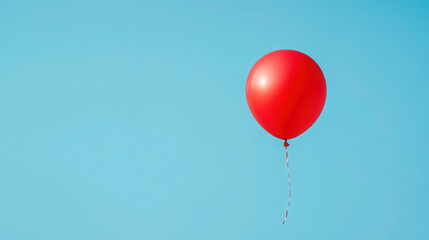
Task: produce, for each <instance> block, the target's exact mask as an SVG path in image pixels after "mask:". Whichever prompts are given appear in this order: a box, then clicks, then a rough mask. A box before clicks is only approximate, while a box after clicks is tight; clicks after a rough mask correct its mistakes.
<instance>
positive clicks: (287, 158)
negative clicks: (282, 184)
mask: <svg viewBox="0 0 429 240" xmlns="http://www.w3.org/2000/svg"><path fill="white" fill-rule="evenodd" d="M286 166H287V180H288V183H289V198H288V201H287V209H286V216H285V219H284V220H283V224H285V222H286V218H287V215H288V213H289V207H290V173H289V157H288V153H287V146H286Z"/></svg>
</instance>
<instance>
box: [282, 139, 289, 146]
mask: <svg viewBox="0 0 429 240" xmlns="http://www.w3.org/2000/svg"><path fill="white" fill-rule="evenodd" d="M283 146H285V148H287V147H289V143H287V139H286V140H285V143H284V144H283Z"/></svg>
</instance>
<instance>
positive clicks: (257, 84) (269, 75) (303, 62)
mask: <svg viewBox="0 0 429 240" xmlns="http://www.w3.org/2000/svg"><path fill="white" fill-rule="evenodd" d="M246 98H247V103H248V105H249V108H250V111H251V112H252V114H253V116H254V117H255V119H256V121H257V122H258V123H259V124H260V125H261V126H262V127H263V128H264V129H265V130H266V131H267V132H269V133H270V134H272V135H273V136H275V137H277V138H280V139H291V138H294V137H296V136H298V135H300V134H302V133H303V132H305V131H306V130H307V129H308V128H310V127H311V125H313V123H314V122H315V121H316V120H317V118H318V117H319V115H320V113H321V112H322V109H323V107H324V105H325V100H326V82H325V77H324V76H323V73H322V70H321V69H320V67H319V66H318V65H317V63H316V62H315V61H314V60H313V59H311V58H310V57H309V56H307V55H305V54H303V53H301V52H298V51H294V50H279V51H274V52H271V53H269V54H267V55H265V56H263V57H262V58H261V59H259V60H258V61H257V62H256V63H255V65H254V66H253V67H252V69H251V70H250V73H249V76H248V78H247V83H246Z"/></svg>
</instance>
